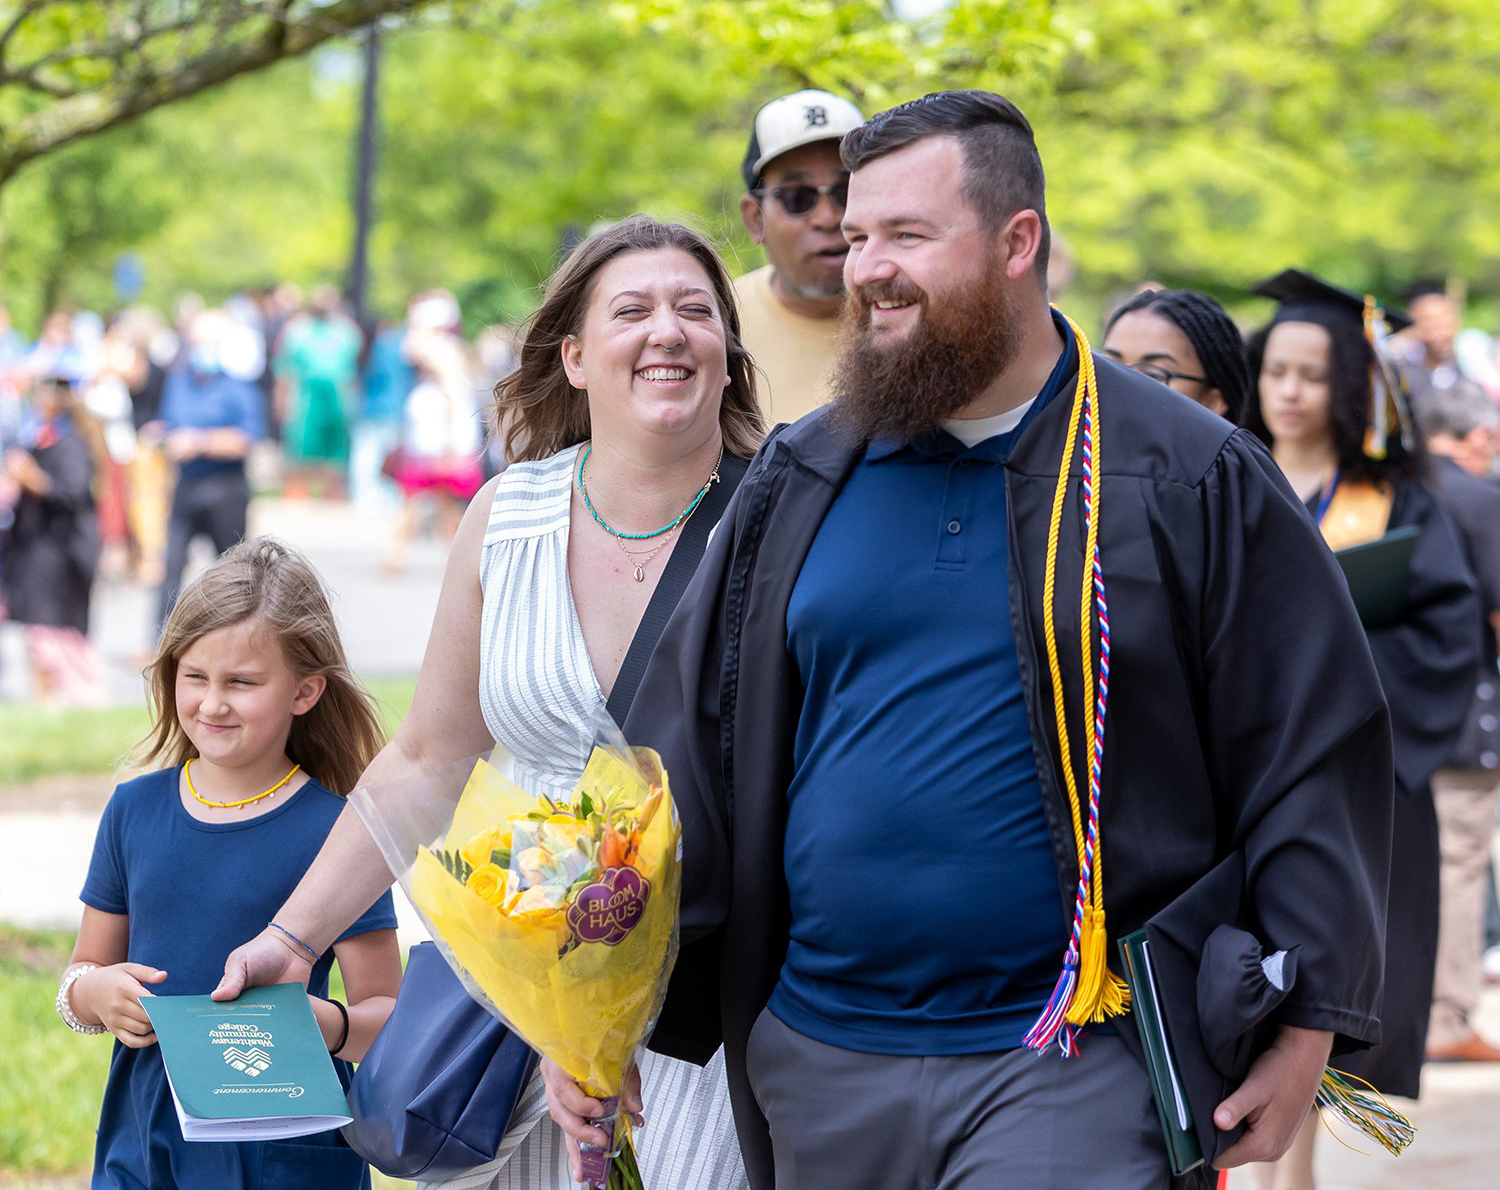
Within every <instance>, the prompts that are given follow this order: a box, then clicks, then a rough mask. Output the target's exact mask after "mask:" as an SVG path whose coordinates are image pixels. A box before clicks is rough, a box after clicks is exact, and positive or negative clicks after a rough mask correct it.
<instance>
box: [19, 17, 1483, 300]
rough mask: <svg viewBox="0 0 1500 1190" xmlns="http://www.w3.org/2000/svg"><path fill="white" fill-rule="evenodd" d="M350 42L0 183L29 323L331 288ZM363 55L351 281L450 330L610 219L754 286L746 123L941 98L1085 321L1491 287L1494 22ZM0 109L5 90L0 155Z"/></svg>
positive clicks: (344, 220) (926, 23)
mask: <svg viewBox="0 0 1500 1190" xmlns="http://www.w3.org/2000/svg"><path fill="white" fill-rule="evenodd" d="M4 2H5V0H0V3H4ZM11 2H12V3H25V0H11ZM223 2H227V0H223ZM349 2H351V0H335V2H334V3H333V4H325V5H323V6H322V7H321V8H319V9H318V11H319V12H328V11H330V10H332V9H334V8H338V7H339V6H340V5H341V4H344V3H349ZM364 2H366V3H371V2H373V0H364ZM208 4H209V0H198V6H199V7H204V6H207V5H208ZM46 6H47V7H48V8H50V9H53V10H55V11H63V10H68V11H75V10H76V11H77V12H83V11H85V10H87V11H94V10H101V9H104V8H109V7H111V5H110V4H109V3H107V0H91V2H90V0H75V2H74V3H71V4H65V3H63V0H48V2H47V4H46ZM136 6H137V5H136V4H132V5H131V7H132V8H133V7H136ZM187 6H189V5H188V0H180V3H179V4H178V5H177V7H179V8H182V7H187ZM239 7H240V8H241V9H243V10H250V9H254V10H256V11H258V12H266V11H269V10H270V6H269V5H265V4H257V3H253V2H252V0H242V2H241V4H240V5H239ZM283 7H288V6H287V5H286V3H285V0H283ZM290 7H294V8H295V7H300V8H301V9H302V10H303V11H304V12H307V11H310V10H311V9H312V8H313V7H314V6H313V5H311V4H310V3H305V2H303V3H299V4H294V5H291V6H290ZM3 27H4V18H3V17H0V28H3ZM346 45H347V43H342V44H341V43H338V42H330V43H329V44H328V45H327V46H325V47H324V48H323V49H321V50H319V51H317V52H316V53H315V54H314V55H312V56H311V57H310V58H309V59H304V60H302V61H298V62H288V63H283V64H281V65H279V66H275V67H273V68H270V69H267V70H264V71H262V72H260V73H257V74H254V75H251V76H249V77H245V78H241V79H238V80H237V81H234V82H232V83H229V84H227V85H224V86H220V87H216V88H213V89H211V90H210V91H208V92H207V93H205V94H200V95H198V96H197V97H196V98H192V99H188V100H186V101H184V102H181V103H177V104H174V105H172V106H170V107H167V108H164V109H163V110H161V111H157V112H154V113H152V114H150V115H148V116H146V117H145V118H143V119H142V120H141V121H140V122H139V123H136V124H134V125H132V126H130V127H128V128H119V129H115V130H113V131H110V132H106V133H104V134H103V135H99V136H93V137H89V138H87V139H85V140H84V141H82V142H81V143H79V144H75V145H73V146H72V147H70V148H66V149H63V150H61V151H59V152H56V153H52V154H49V155H48V156H47V157H46V158H45V159H43V160H38V161H36V162H35V163H34V164H33V165H32V166H31V167H29V168H28V169H26V170H24V171H22V172H21V173H20V174H19V175H17V177H16V178H15V179H14V180H13V181H12V182H11V184H10V185H9V186H7V187H5V188H4V190H3V191H0V204H3V205H0V214H3V216H4V217H5V219H6V223H7V226H8V227H9V230H10V251H9V252H8V254H7V256H6V258H5V261H4V264H3V266H0V270H3V271H0V281H3V283H4V285H5V286H6V292H7V296H8V298H9V299H10V300H11V301H12V303H13V304H15V305H17V306H18V307H21V306H24V307H25V308H26V309H27V311H28V312H29V313H31V314H32V315H33V316H34V314H35V313H36V312H37V310H38V307H39V306H40V304H41V301H42V296H41V295H42V294H44V293H45V294H47V295H48V296H56V297H69V296H71V297H74V298H77V299H79V300H85V301H89V302H92V303H95V304H98V305H108V304H109V292H110V286H109V266H110V262H111V261H112V259H113V257H114V254H115V253H117V252H118V251H120V250H121V249H123V248H126V247H131V248H134V249H136V250H138V251H139V252H140V253H141V254H142V255H143V257H144V258H145V259H146V262H147V276H148V296H149V297H151V298H152V299H154V300H157V301H165V300H166V299H167V298H169V297H170V295H171V294H172V292H174V291H175V290H176V289H178V288H182V287H191V288H196V289H199V290H201V291H202V292H204V293H205V294H206V295H208V296H214V295H216V294H222V293H223V292H226V291H228V290H230V289H233V288H236V287H240V286H243V285H246V284H249V283H252V282H256V281H261V280H265V279H267V278H270V277H278V276H286V277H290V278H293V279H297V280H301V281H312V280H315V279H337V278H338V277H339V276H340V275H341V274H342V272H343V269H344V267H345V264H346V257H347V254H348V245H349V241H350V226H349V224H350V216H349V214H348V211H347V206H348V194H349V188H350V177H351V173H352V170H351V163H350V145H351V143H352V139H353V129H354V121H355V109H356V105H357V87H358V78H359V72H358V63H357V61H356V60H355V57H354V54H353V53H352V51H350V50H349V49H347V48H345V46H346ZM385 49H386V52H385V56H384V65H383V73H382V87H381V104H382V123H381V129H382V130H381V140H380V157H379V173H378V188H377V202H376V209H377V217H378V223H377V226H376V231H375V237H374V242H373V248H372V253H373V256H372V268H373V273H374V278H375V298H376V304H377V305H378V306H383V307H384V308H386V309H387V310H390V311H394V310H396V309H398V308H399V306H400V304H401V303H402V302H403V301H404V300H405V297H406V295H407V294H408V293H410V292H412V291H413V290H414V289H417V288H419V287H422V286H426V285H431V284H447V285H450V286H451V287H453V288H455V289H456V290H458V291H459V292H460V293H461V295H464V296H466V297H467V298H469V299H470V300H469V303H468V305H469V313H470V315H471V316H472V317H473V319H475V320H476V321H483V320H485V319H489V318H493V317H498V316H501V315H505V314H508V313H512V312H513V311H514V308H515V307H516V306H517V305H523V304H524V303H525V301H526V300H527V295H528V294H530V293H532V292H534V287H535V285H536V283H537V282H538V281H539V280H540V279H541V278H542V277H544V276H545V275H546V273H547V272H548V271H549V269H550V267H551V265H552V263H553V260H554V257H555V253H556V249H557V246H558V244H559V242H560V240H561V238H562V236H563V235H564V233H565V231H566V230H567V229H569V228H572V229H578V230H587V229H588V228H589V227H591V226H593V225H594V224H595V223H596V222H598V221H600V220H604V219H612V218H616V217H619V216H621V215H624V214H627V213H629V212H630V211H632V210H636V209H645V210H649V211H651V212H653V213H655V214H659V215H664V216H670V217H682V218H688V219H691V220H694V221H696V222H697V223H699V224H700V225H701V226H704V227H705V228H706V229H708V230H709V231H711V232H712V233H713V234H715V235H716V236H717V237H718V238H719V239H720V241H721V242H722V243H723V244H724V245H725V248H726V252H727V254H728V257H729V259H730V262H731V264H732V265H735V266H737V267H742V268H743V267H750V266H752V265H754V264H757V263H759V257H758V251H757V250H756V249H754V248H753V246H751V245H749V244H748V243H747V242H746V241H745V240H744V238H743V236H742V234H741V233H740V229H739V219H738V214H737V211H736V205H737V202H738V198H739V192H740V184H739V180H738V178H739V175H738V168H737V167H738V163H739V159H740V156H741V155H742V153H743V151H744V143H745V139H746V136H747V134H748V129H749V122H750V118H751V115H752V114H753V112H754V110H755V108H756V107H757V106H758V105H759V104H760V103H761V102H764V101H765V100H766V99H767V98H770V97H772V96H774V95H776V94H779V93H782V92H784V91H787V90H791V89H794V88H796V87H799V86H819V87H826V88H829V89H831V90H835V91H840V92H843V93H846V94H849V95H850V96H851V97H853V98H855V99H856V100H857V101H858V102H859V103H860V104H861V105H862V106H863V107H864V108H865V110H866V111H870V112H873V111H876V110H879V109H881V108H883V107H886V106H889V105H890V104H892V103H896V102H899V101H901V100H904V99H908V98H912V97H914V96H916V95H920V94H922V93H924V92H925V91H928V90H932V89H936V88H939V87H945V86H979V87H986V88H990V89H993V90H998V91H1001V92H1003V93H1005V94H1006V95H1009V96H1010V97H1011V98H1013V99H1015V100H1016V101H1017V102H1018V103H1019V104H1020V106H1021V107H1022V108H1023V109H1024V110H1025V111H1026V112H1027V113H1028V114H1029V115H1030V116H1031V118H1032V121H1033V123H1034V124H1035V126H1036V129H1037V135H1038V141H1039V144H1040V146H1041V150H1042V154H1043V158H1044V160H1045V162H1046V164H1047V169H1048V176H1049V182H1050V186H1049V215H1050V217H1051V218H1052V221H1053V224H1054V226H1055V227H1056V228H1057V230H1058V231H1059V232H1060V233H1061V234H1062V236H1063V237H1064V238H1065V239H1066V241H1067V242H1068V245H1069V247H1070V249H1071V251H1072V253H1073V254H1074V256H1075V257H1076V259H1077V262H1078V266H1079V279H1078V282H1077V286H1076V289H1075V290H1074V291H1073V292H1072V293H1070V294H1069V295H1068V297H1067V301H1068V302H1069V304H1072V305H1075V306H1079V307H1080V308H1081V311H1082V312H1083V313H1084V314H1085V315H1087V314H1091V313H1094V312H1096V311H1097V309H1098V307H1099V306H1100V305H1101V304H1102V303H1103V302H1105V301H1106V300H1107V299H1108V298H1109V296H1110V295H1112V294H1113V293H1116V292H1118V291H1120V290H1123V289H1125V288H1128V287H1130V286H1132V285H1134V284H1135V283H1137V282H1138V281H1140V280H1142V279H1145V278H1152V279H1156V280H1159V281H1161V282H1164V283H1167V284H1175V285H1190V286H1194V287H1197V288H1204V289H1208V290H1209V291H1211V292H1215V293H1217V294H1219V295H1220V296H1222V297H1225V298H1227V299H1231V300H1232V299H1234V298H1235V297H1236V295H1238V294H1241V293H1242V292H1243V287H1244V286H1245V285H1246V283H1247V282H1249V281H1251V280H1253V279H1254V278H1256V277H1258V276H1261V275H1263V274H1265V273H1268V272H1271V271H1273V270H1275V269H1278V268H1280V267H1282V266H1284V265H1288V264H1296V265H1300V266H1303V267H1308V268H1312V269H1316V270H1319V271H1321V272H1325V273H1326V274H1328V275H1329V276H1330V277H1332V278H1334V279H1337V280H1339V281H1341V282H1343V283H1345V284H1348V285H1350V286H1354V287H1361V286H1363V287H1368V288H1374V289H1376V290H1377V291H1380V292H1384V293H1386V294H1387V295H1389V294H1391V293H1392V292H1393V291H1394V290H1396V289H1398V288H1399V287H1400V286H1401V285H1402V284H1404V283H1405V282H1406V281H1408V280H1410V279H1412V278H1414V277H1416V276H1418V275H1424V274H1439V275H1441V274H1458V275H1462V276H1465V277H1467V278H1468V279H1469V280H1470V281H1471V282H1472V283H1473V285H1474V287H1475V288H1476V289H1477V290H1478V291H1480V292H1483V293H1488V294H1490V295H1495V294H1500V201H1497V200H1500V141H1497V139H1496V138H1495V137H1494V136H1493V135H1492V134H1491V127H1492V125H1493V113H1494V112H1495V111H1497V110H1500V10H1497V8H1496V6H1495V5H1494V4H1493V0H1227V2H1225V3H1217V4H1209V3H1206V2H1195V0H957V2H952V3H942V2H939V0H926V2H920V3H919V2H914V0H907V2H906V3H895V2H891V0H608V2H604V3H599V4H588V5H579V4H576V3H573V2H571V0H469V2H468V3H467V5H466V6H464V7H455V6H453V5H451V4H450V5H444V6H441V7H430V8H428V9H427V10H425V12H424V13H422V14H420V15H419V16H417V17H416V18H415V19H413V20H411V21H409V22H407V23H405V24H403V25H402V26H401V27H400V28H399V29H396V30H394V31H392V32H391V34H390V35H389V36H387V37H386V38H385ZM28 52H29V51H28ZM6 54H7V57H5V58H4V59H3V60H4V61H6V62H8V63H10V64H11V65H12V66H14V64H15V63H17V62H19V61H21V59H20V58H18V57H13V56H10V55H11V51H9V50H7V51H6ZM15 94H16V92H15V90H14V86H0V124H3V125H4V126H5V128H6V133H4V134H0V144H3V143H5V142H4V139H3V138H4V136H5V135H7V134H8V133H9V132H10V130H12V129H13V128H14V127H15V125H14V123H13V116H12V115H10V114H9V113H11V112H13V110H14V109H13V108H12V109H7V108H6V107H4V106H3V104H4V103H6V102H11V103H14V102H15V100H14V95H15ZM7 95H9V96H11V98H10V99H6V98H5V97H6V96H7ZM28 102H36V103H38V104H43V105H45V104H48V103H51V104H57V105H61V104H63V103H65V102H67V100H66V99H65V98H62V97H52V98H41V99H38V98H35V97H32V98H31V99H28ZM0 159H3V154H0Z"/></svg>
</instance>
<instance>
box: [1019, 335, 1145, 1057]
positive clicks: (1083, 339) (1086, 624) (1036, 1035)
mask: <svg viewBox="0 0 1500 1190" xmlns="http://www.w3.org/2000/svg"><path fill="white" fill-rule="evenodd" d="M1067 322H1068V326H1069V329H1070V330H1071V331H1072V333H1073V337H1074V340H1075V342H1076V343H1077V345H1078V383H1077V386H1076V388H1075V390H1074V396H1073V409H1072V412H1071V414H1070V415H1069V420H1068V431H1067V436H1066V439H1065V441H1064V443H1063V452H1062V459H1061V461H1060V462H1059V464H1058V476H1057V488H1056V490H1055V491H1054V493H1053V498H1052V516H1051V520H1050V523H1049V525H1048V531H1047V565H1046V572H1045V576H1044V579H1043V589H1042V608H1043V612H1042V615H1043V633H1044V637H1045V640H1046V646H1047V670H1048V674H1049V676H1050V678H1051V682H1052V708H1053V715H1054V718H1055V720H1056V724H1057V740H1058V752H1059V757H1060V759H1061V767H1062V772H1063V783H1064V785H1065V787H1066V790H1067V794H1068V811H1069V815H1070V817H1071V821H1072V825H1073V843H1074V848H1075V851H1076V854H1077V860H1078V872H1079V880H1078V891H1077V896H1076V899H1075V904H1074V917H1073V924H1072V932H1071V935H1070V937H1069V941H1068V950H1067V953H1066V955H1065V956H1064V960H1063V972H1062V975H1061V976H1060V977H1059V979H1058V983H1057V987H1056V988H1055V989H1054V991H1053V994H1052V998H1051V1000H1050V1001H1049V1002H1048V1005H1047V1007H1046V1009H1045V1010H1044V1011H1043V1013H1042V1016H1041V1018H1040V1019H1039V1020H1038V1021H1037V1023H1036V1025H1035V1026H1033V1028H1032V1030H1031V1032H1030V1033H1028V1034H1027V1038H1026V1041H1027V1044H1028V1045H1030V1046H1032V1047H1033V1048H1036V1049H1047V1048H1048V1047H1049V1046H1050V1045H1051V1043H1052V1042H1053V1041H1059V1043H1060V1044H1061V1046H1062V1050H1063V1052H1064V1054H1071V1053H1073V1052H1075V1047H1074V1042H1075V1034H1076V1030H1077V1028H1078V1027H1079V1026H1082V1025H1086V1024H1088V1023H1090V1022H1097V1021H1102V1020H1104V1019H1105V1018H1106V1017H1107V1016H1116V1015H1118V1014H1120V1013H1122V1012H1125V1011H1126V1010H1127V1009H1128V1008H1129V1007H1130V996H1129V991H1128V989H1127V988H1126V986H1125V984H1124V982H1123V981H1122V980H1121V979H1119V977H1118V976H1116V975H1114V974H1113V973H1112V972H1110V971H1109V969H1108V966H1107V964H1106V961H1105V954H1106V941H1107V931H1106V929H1105V918H1104V882H1103V879H1102V867H1103V865H1102V862H1101V861H1102V852H1103V847H1102V841H1101V838H1100V834H1099V822H1098V815H1099V807H1098V796H1099V789H1100V780H1101V775H1102V760H1103V756H1102V739H1103V736H1102V732H1103V727H1104V711H1105V706H1106V700H1107V697H1108V683H1107V674H1108V652H1107V648H1108V645H1107V642H1108V622H1107V619H1105V614H1104V606H1105V605H1104V587H1103V576H1102V572H1099V571H1098V570H1097V567H1098V557H1099V509H1100V503H1101V501H1100V496H1101V492H1100V489H1099V485H1098V483H1097V482H1096V479H1097V477H1098V474H1099V468H1098V464H1099V459H1100V450H1099V443H1100V427H1099V417H1098V393H1099V388H1098V379H1097V376H1096V375H1095V372H1094V361H1093V354H1092V349H1091V348H1090V346H1089V341H1088V337H1087V336H1086V335H1085V334H1084V333H1083V330H1082V329H1081V328H1080V327H1079V326H1078V324H1077V323H1075V322H1074V321H1073V320H1072V319H1068V320H1067ZM1080 427H1081V428H1082V438H1083V443H1084V445H1083V485H1084V508H1085V542H1084V556H1083V578H1082V584H1081V586H1082V589H1081V593H1080V597H1079V651H1080V665H1081V667H1082V676H1083V732H1084V749H1085V755H1084V759H1085V767H1086V769H1087V771H1088V772H1089V774H1090V799H1089V809H1088V815H1087V830H1086V829H1085V813H1084V809H1083V801H1082V798H1081V797H1080V794H1079V789H1078V781H1077V776H1076V773H1075V771H1074V767H1073V748H1072V739H1071V736H1070V735H1069V732H1068V723H1067V711H1066V703H1065V698H1064V692H1063V684H1062V664H1061V661H1060V655H1059V650H1058V644H1057V619H1056V613H1055V610H1054V608H1055V606H1056V600H1057V570H1058V552H1059V542H1060V539H1061V534H1062V514H1063V506H1064V504H1065V503H1066V498H1067V491H1068V479H1069V474H1070V471H1071V468H1072V463H1073V453H1074V446H1075V443H1076V442H1077V441H1078V439H1079V437H1080ZM1096 603H1097V604H1098V606H1099V610H1100V612H1101V617H1100V620H1101V623H1100V629H1101V659H1100V682H1099V686H1098V697H1099V701H1098V703H1097V704H1096V702H1095V691H1096V687H1095V681H1094V664H1095V662H1094V633H1093V623H1094V617H1093V614H1092V613H1093V609H1094V606H1095V604H1096Z"/></svg>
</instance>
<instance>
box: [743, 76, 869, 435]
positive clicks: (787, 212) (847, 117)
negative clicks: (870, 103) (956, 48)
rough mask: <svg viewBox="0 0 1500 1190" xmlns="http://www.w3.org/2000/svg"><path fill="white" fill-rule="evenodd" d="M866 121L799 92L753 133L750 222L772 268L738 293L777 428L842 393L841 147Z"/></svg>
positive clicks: (844, 248) (834, 102)
mask: <svg viewBox="0 0 1500 1190" xmlns="http://www.w3.org/2000/svg"><path fill="white" fill-rule="evenodd" d="M863 123H864V116H862V115H861V114H860V111H859V109H858V108H857V107H855V106H854V104H852V103H850V102H849V101H848V100H847V99H841V98H840V97H839V96H837V95H831V94H829V93H828V92H827V91H797V92H795V93H793V94H791V95H783V96H781V98H779V99H773V100H772V101H771V102H770V103H768V104H766V105H765V106H764V107H763V108H761V109H760V111H759V112H757V113H756V116H755V122H754V124H753V125H752V127H751V130H750V145H749V148H748V149H747V150H746V153H745V160H744V164H743V166H742V172H743V174H744V178H745V191H746V193H745V195H744V197H743V198H741V199H740V215H741V217H742V218H743V219H744V221H745V230H746V231H748V232H749V233H750V238H751V239H753V240H754V241H755V242H756V243H757V244H763V245H764V246H765V249H766V257H767V259H768V260H769V262H770V263H769V264H767V265H766V266H765V267H764V268H760V269H757V270H755V271H754V272H752V273H748V274H746V275H745V276H743V277H741V278H740V279H739V281H738V282H736V285H735V289H736V293H737V295H738V297H739V303H740V323H741V327H742V334H743V338H744V342H745V346H746V347H747V348H749V350H750V354H751V355H753V356H754V357H755V362H756V364H757V365H758V366H759V367H760V369H761V372H762V373H763V375H764V383H763V384H762V385H761V390H762V391H761V407H762V408H763V409H764V410H765V413H766V416H767V418H768V419H769V420H770V421H771V422H773V423H775V422H791V421H796V420H797V419H798V418H799V417H801V416H802V415H803V414H805V413H808V412H810V411H811V410H813V409H816V408H818V407H819V406H820V405H822V404H824V403H825V402H826V401H827V400H828V399H829V398H830V397H831V396H832V393H831V392H830V391H829V387H828V382H829V377H830V374H831V373H832V370H833V363H834V357H835V355H836V352H837V335H838V315H839V310H840V309H841V308H842V306H843V300H844V256H845V255H846V254H847V252H848V247H849V246H848V244H846V243H845V242H844V237H843V233H842V232H841V231H840V230H839V224H840V221H841V220H842V219H843V215H844V200H845V198H846V197H847V195H848V191H849V173H848V171H847V170H846V169H844V167H843V164H842V163H841V162H840V161H839V141H840V139H842V137H843V135H844V133H846V132H849V131H850V130H852V129H854V128H858V127H859V126H860V125H861V124H863Z"/></svg>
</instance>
